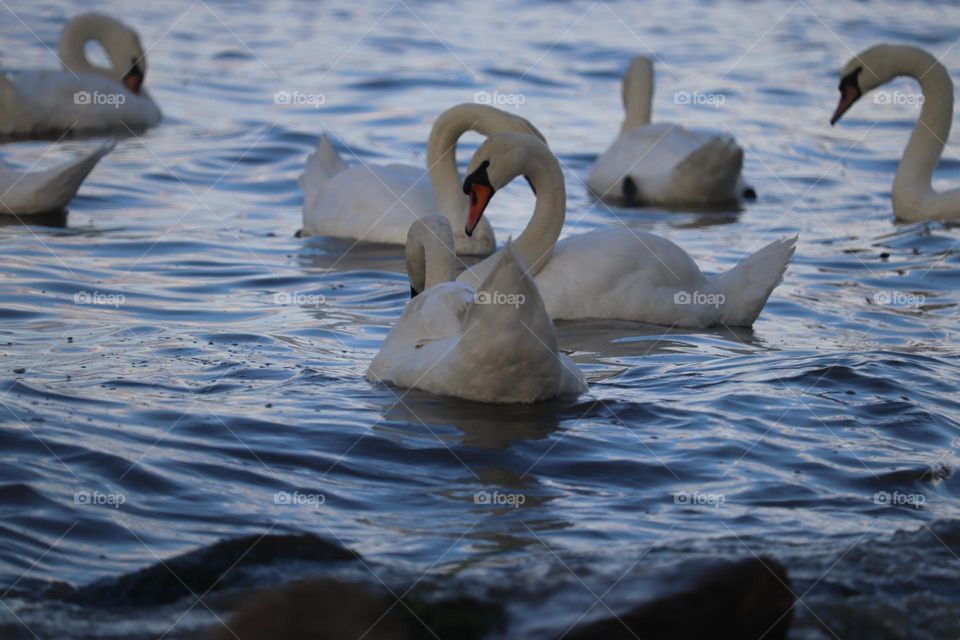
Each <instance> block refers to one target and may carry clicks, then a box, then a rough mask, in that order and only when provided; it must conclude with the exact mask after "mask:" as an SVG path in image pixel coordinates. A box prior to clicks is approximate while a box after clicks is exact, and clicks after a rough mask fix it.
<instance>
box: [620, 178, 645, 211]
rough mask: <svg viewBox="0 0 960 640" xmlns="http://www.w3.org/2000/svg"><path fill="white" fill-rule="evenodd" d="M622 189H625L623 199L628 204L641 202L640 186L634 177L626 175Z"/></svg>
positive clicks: (633, 204)
mask: <svg viewBox="0 0 960 640" xmlns="http://www.w3.org/2000/svg"><path fill="white" fill-rule="evenodd" d="M621 189H622V190H623V201H624V202H625V203H626V204H627V206H636V205H638V204H640V188H639V187H637V183H636V182H635V181H634V179H633V178H631V177H630V176H627V177H625V178H624V179H623V184H622V185H621Z"/></svg>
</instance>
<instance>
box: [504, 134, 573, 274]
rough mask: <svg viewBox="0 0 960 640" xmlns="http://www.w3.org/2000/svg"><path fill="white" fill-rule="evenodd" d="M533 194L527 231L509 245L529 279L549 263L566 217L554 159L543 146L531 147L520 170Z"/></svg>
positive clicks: (559, 172)
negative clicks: (531, 187)
mask: <svg viewBox="0 0 960 640" xmlns="http://www.w3.org/2000/svg"><path fill="white" fill-rule="evenodd" d="M522 173H523V175H525V176H527V178H528V179H529V180H530V183H531V184H532V185H533V187H534V188H535V189H536V191H537V204H536V206H535V207H534V209H533V216H532V217H531V218H530V222H529V223H527V227H526V228H525V229H524V230H523V233H521V234H520V237H518V238H517V239H516V240H514V241H513V251H514V253H515V254H516V256H517V258H519V259H520V261H521V263H523V264H524V265H526V267H527V270H528V272H529V273H530V275H536V274H537V273H539V272H540V270H541V269H543V267H544V265H546V264H547V262H548V261H549V260H550V253H551V251H552V250H553V245H554V244H556V242H557V239H558V238H559V237H560V231H561V229H563V222H564V220H565V219H566V215H567V190H566V186H565V184H564V180H563V171H562V170H561V168H560V163H559V162H558V161H557V158H556V157H555V156H554V155H553V154H552V153H551V152H550V150H549V149H547V147H545V146H540V147H532V148H531V153H529V154H528V155H527V156H526V162H525V163H524V166H523V168H522Z"/></svg>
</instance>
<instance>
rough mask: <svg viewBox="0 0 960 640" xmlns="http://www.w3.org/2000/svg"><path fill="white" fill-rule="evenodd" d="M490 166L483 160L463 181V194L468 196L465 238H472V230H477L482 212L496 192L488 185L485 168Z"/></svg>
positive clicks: (488, 180) (488, 178) (487, 161)
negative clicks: (468, 207) (468, 208)
mask: <svg viewBox="0 0 960 640" xmlns="http://www.w3.org/2000/svg"><path fill="white" fill-rule="evenodd" d="M489 166H490V161H489V160H484V161H483V162H481V163H480V166H479V167H477V168H476V170H475V171H474V172H473V173H471V174H470V175H468V176H467V177H466V179H465V180H464V181H463V192H464V193H465V194H467V195H468V196H470V202H469V205H470V210H469V212H468V213H467V226H466V228H465V229H464V233H466V234H467V237H468V238H469V237H471V236H473V230H474V229H476V228H477V224H478V223H479V222H480V218H481V217H482V216H483V212H484V210H486V208H487V205H488V204H490V198H492V197H493V194H494V193H496V192H497V190H496V189H494V188H493V185H492V184H490V176H488V175H487V167H489Z"/></svg>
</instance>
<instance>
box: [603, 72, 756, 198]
mask: <svg viewBox="0 0 960 640" xmlns="http://www.w3.org/2000/svg"><path fill="white" fill-rule="evenodd" d="M623 107H624V110H625V111H626V118H625V119H624V121H623V129H622V131H621V132H620V135H619V136H618V137H617V139H616V140H614V141H613V144H612V145H610V147H609V148H608V149H607V150H606V151H604V152H603V154H601V155H600V157H598V158H597V161H596V162H595V163H594V165H593V167H592V169H591V170H590V175H589V177H588V178H587V188H588V189H590V191H592V192H593V193H594V194H595V195H596V196H598V197H599V198H601V199H603V200H607V201H609V202H613V203H616V204H622V205H626V206H640V205H701V206H702V205H712V204H723V203H729V202H737V201H738V200H740V198H741V196H742V197H746V198H754V197H756V193H755V192H754V190H753V189H752V188H750V187H748V186H746V185H745V184H744V182H743V179H742V178H741V176H740V170H741V169H742V167H743V149H741V148H740V147H739V146H738V145H737V143H736V141H735V140H734V139H733V138H732V137H731V136H728V135H725V134H722V133H717V132H712V131H702V130H696V131H694V130H691V129H686V128H684V127H682V126H680V125H679V124H674V123H669V122H658V123H655V124H654V123H651V122H650V115H651V112H652V110H653V61H652V60H651V59H650V58H647V57H646V56H637V57H636V58H634V59H633V62H631V63H630V66H629V67H628V68H627V72H626V74H625V75H624V77H623Z"/></svg>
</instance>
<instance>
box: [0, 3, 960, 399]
mask: <svg viewBox="0 0 960 640" xmlns="http://www.w3.org/2000/svg"><path fill="white" fill-rule="evenodd" d="M90 41H96V42H98V43H100V44H101V45H102V47H103V49H104V50H105V51H106V53H107V56H108V57H109V59H110V62H111V64H112V67H111V68H109V69H108V68H103V67H99V66H95V65H94V64H92V63H91V62H90V61H89V60H88V59H87V58H86V56H85V54H84V47H85V45H86V44H87V43H88V42H90ZM58 56H59V58H60V62H61V64H62V66H63V69H61V70H43V71H18V72H5V73H0V136H2V137H5V138H31V137H48V136H59V137H65V136H66V135H67V134H70V133H74V132H86V133H99V132H103V133H108V132H110V131H123V130H129V131H137V130H143V129H146V128H148V127H150V126H153V125H155V124H156V123H158V122H159V121H160V119H161V113H160V110H159V109H158V107H157V105H156V104H155V103H154V102H153V100H152V99H151V98H150V96H149V94H148V93H147V92H146V90H145V88H144V86H143V84H144V79H145V77H146V56H145V54H144V50H143V47H142V46H141V44H140V39H139V37H138V35H137V33H136V31H134V30H133V29H131V28H130V27H128V26H127V25H124V24H123V23H121V22H119V21H117V20H115V19H113V18H111V17H109V16H105V15H101V14H97V13H86V14H83V15H80V16H77V17H75V18H73V19H72V20H70V21H69V23H68V24H67V25H66V27H65V28H64V30H63V33H62V35H61V38H60V43H59V48H58ZM899 76H908V77H912V78H915V79H916V80H917V81H918V82H919V83H920V86H921V89H922V91H923V95H924V103H923V108H922V110H921V112H920V117H919V121H918V122H917V124H916V126H915V128H914V130H913V133H912V134H911V136H910V140H909V142H908V144H907V147H906V150H905V151H904V153H903V157H902V159H901V161H900V164H899V167H898V169H897V172H896V177H895V179H894V182H893V189H892V201H893V212H894V215H895V216H896V217H897V218H900V219H904V220H944V219H960V190H952V191H948V192H936V191H934V190H933V187H932V176H933V172H934V169H935V168H936V166H937V164H938V162H939V160H940V156H941V154H942V152H943V147H944V143H945V141H946V139H947V137H948V136H949V133H950V126H951V122H952V118H953V83H952V82H951V80H950V76H949V73H948V72H947V70H946V69H945V68H944V66H943V65H942V64H940V62H939V61H938V60H937V59H936V58H934V57H933V56H932V55H930V54H929V53H927V52H926V51H924V50H922V49H918V48H916V47H911V46H895V45H886V44H882V45H877V46H874V47H871V48H869V49H866V50H865V51H863V52H861V53H859V54H858V55H856V56H854V57H853V59H851V60H850V61H849V62H848V63H847V64H846V66H845V67H844V68H843V71H842V73H841V81H840V102H839V104H838V106H837V109H836V112H835V113H834V115H833V118H832V119H831V124H834V123H836V121H837V120H839V119H840V118H841V117H842V116H843V114H844V113H845V112H846V111H847V110H848V109H850V107H851V106H853V104H854V103H855V102H856V101H857V100H858V99H859V98H861V97H862V96H863V95H864V94H866V93H868V92H869V91H871V90H873V89H875V88H877V87H879V86H881V85H883V84H885V83H887V82H889V81H891V80H893V79H894V78H896V77H899ZM653 93H654V71H653V64H652V62H651V61H650V60H649V59H648V58H646V57H642V56H641V57H637V58H636V59H635V60H634V61H633V62H632V63H631V64H630V66H629V67H628V69H627V72H626V74H625V76H624V80H623V104H624V109H625V117H624V122H623V128H622V131H621V133H620V135H619V136H618V137H617V139H616V140H614V142H613V143H612V144H611V145H610V147H609V148H608V149H607V150H606V151H604V152H603V153H602V154H600V155H599V157H598V158H597V160H596V162H595V163H594V165H593V167H592V168H591V170H590V172H589V175H588V176H587V179H586V184H587V187H588V189H589V190H590V191H591V192H592V194H593V195H594V196H596V197H598V198H600V199H602V200H605V201H609V202H611V203H615V204H619V205H623V206H642V205H661V206H678V205H679V206H684V205H715V204H722V203H737V202H739V201H741V200H743V199H752V198H754V197H756V194H755V193H754V190H753V189H752V188H751V187H750V186H749V185H748V184H747V183H746V182H745V181H744V179H743V176H742V166H743V149H742V148H740V147H739V146H738V145H737V143H736V141H735V140H734V139H733V138H732V137H730V136H728V135H725V134H718V133H713V132H703V131H692V130H689V129H686V128H684V127H683V126H681V125H678V124H674V123H662V122H661V123H653V122H651V113H652V111H653ZM467 131H476V132H478V133H480V134H481V135H483V136H484V137H485V138H486V140H485V141H484V142H483V143H482V144H481V146H480V147H479V148H478V149H477V151H476V152H475V153H474V154H473V157H472V159H471V160H470V163H469V166H468V168H467V174H466V176H465V178H463V179H461V176H460V174H459V172H458V169H457V161H456V147H457V143H458V141H459V139H460V137H461V136H462V135H463V134H464V133H466V132H467ZM114 144H115V143H114V141H113V140H108V141H107V142H106V143H104V144H103V145H101V146H100V147H98V148H96V149H95V150H93V151H92V152H90V153H89V154H88V155H86V156H85V157H83V158H80V159H79V160H77V161H75V162H72V163H69V164H67V165H63V166H59V167H55V168H53V169H50V170H47V171H35V172H34V171H25V172H24V171H17V170H14V169H11V168H6V167H0V205H2V208H0V211H3V212H4V213H6V214H10V215H15V216H27V215H29V214H37V213H44V212H48V211H51V210H57V209H62V208H63V207H64V206H65V205H66V204H67V203H68V202H69V201H70V199H72V198H73V196H74V195H75V194H76V192H77V190H78V189H79V187H80V184H81V183H82V182H83V180H84V179H85V177H86V176H87V175H88V174H89V173H90V171H91V170H92V169H93V168H94V166H95V165H96V164H97V162H98V161H99V160H100V159H101V158H102V157H103V156H104V155H106V154H107V153H109V151H110V150H111V149H112V148H113V146H114ZM426 164H427V170H426V173H427V175H428V176H429V183H425V182H424V181H423V179H422V178H423V175H424V170H423V168H422V167H418V166H412V165H402V164H390V165H383V166H379V165H369V164H356V165H353V166H351V165H350V164H348V163H347V162H345V161H344V160H343V158H342V157H341V156H340V154H339V153H338V152H337V150H336V147H335V145H334V144H333V141H332V140H331V138H330V137H329V136H328V135H327V134H326V133H324V134H323V135H322V136H321V137H320V140H319V142H318V144H317V148H316V150H315V151H314V152H313V153H312V154H310V156H309V157H308V158H307V161H306V166H305V169H304V173H303V175H302V176H301V178H300V186H301V188H302V190H303V194H304V199H303V228H302V230H301V234H302V235H315V236H326V237H337V238H347V239H353V240H357V241H367V242H379V243H388V244H397V245H405V258H406V265H407V273H408V277H409V280H410V290H411V295H412V299H411V301H410V302H409V303H408V304H407V306H406V308H405V309H404V311H403V313H402V315H401V316H400V318H399V319H398V320H397V321H396V323H395V325H394V326H393V328H392V330H391V331H390V333H389V334H388V336H387V338H386V340H385V341H384V344H383V346H382V348H381V350H380V352H379V353H378V354H377V356H376V357H375V358H374V360H373V362H372V363H371V365H370V368H369V371H368V373H367V378H368V379H369V380H371V381H374V382H384V383H389V384H393V385H396V386H400V387H405V388H419V389H423V390H426V391H429V392H432V393H437V394H443V395H453V396H458V397H463V398H467V399H471V400H477V401H482V402H497V403H503V402H535V401H539V400H544V399H547V398H552V397H555V396H558V395H562V394H575V393H580V392H583V391H586V389H587V384H586V382H585V380H584V377H583V375H582V373H581V372H580V371H579V370H578V369H577V367H576V365H575V364H574V363H573V361H572V360H571V359H570V358H569V357H567V356H566V355H564V354H562V353H560V351H559V350H558V347H557V337H556V333H555V331H554V325H553V321H554V320H558V319H565V320H576V319H586V318H602V319H618V320H630V321H637V322H645V323H652V324H659V325H666V326H671V327H677V326H678V327H710V326H744V327H748V326H751V325H752V324H753V322H754V321H755V320H756V318H757V316H758V315H759V314H760V312H761V310H762V309H763V307H764V305H765V304H766V301H767V299H768V298H769V296H770V294H771V293H772V291H773V289H774V288H775V287H776V286H777V285H778V284H779V283H780V281H781V280H782V278H783V274H784V271H785V270H786V268H787V264H788V263H789V261H790V259H791V258H792V256H793V253H794V250H795V246H796V241H797V238H796V237H793V238H786V239H781V240H777V241H774V242H772V243H770V244H769V245H767V246H766V247H764V248H762V249H760V250H759V251H757V252H756V253H754V254H752V255H750V256H747V257H746V258H745V259H743V260H742V261H741V262H740V263H738V264H737V265H735V266H734V267H733V268H731V269H729V270H728V271H726V272H724V273H722V274H719V275H715V276H707V275H705V274H703V273H702V272H701V271H700V269H699V267H698V266H697V264H696V263H695V262H694V261H693V259H692V258H691V257H690V255H689V254H687V252H686V251H684V250H683V249H682V248H680V247H679V246H677V245H676V244H674V243H673V242H671V241H670V240H667V239H666V238H662V237H660V236H657V235H654V234H651V233H645V232H640V231H633V230H630V229H627V228H625V227H617V228H609V229H601V230H597V231H592V232H589V233H583V234H579V235H574V236H570V237H567V238H565V239H564V240H562V241H558V240H559V237H560V234H561V231H562V229H563V224H564V219H565V215H566V205H567V198H566V185H565V183H564V176H563V171H562V170H561V167H560V163H559V161H558V160H557V158H556V156H555V155H554V154H553V152H552V151H551V150H550V148H549V147H548V145H547V141H546V139H545V138H544V136H543V134H541V133H540V131H539V130H538V129H537V128H536V127H535V126H534V125H533V124H532V123H531V122H529V121H528V120H526V119H524V118H520V117H518V116H516V115H514V114H510V113H506V112H504V111H501V110H499V109H497V108H494V107H492V106H488V105H481V104H461V105H457V106H454V107H452V108H450V109H447V110H446V111H444V112H443V113H442V114H440V115H439V116H438V117H437V119H436V120H435V121H434V123H433V126H432V128H431V131H430V134H429V137H428V139H427V157H426ZM519 176H523V177H524V178H525V179H526V180H527V182H528V183H529V185H530V188H531V189H532V190H533V192H534V194H535V196H536V204H535V206H534V210H533V214H532V216H531V218H530V221H529V223H528V225H527V227H526V228H525V229H524V231H523V232H522V233H521V234H520V235H519V236H518V237H517V238H516V239H513V240H510V241H508V242H507V243H506V245H505V246H503V247H502V248H501V249H500V250H499V251H497V243H496V238H495V234H494V229H493V225H491V224H490V221H489V219H488V218H485V217H484V214H485V212H486V210H487V207H488V205H489V203H490V202H491V200H492V199H493V197H494V195H495V194H496V192H497V191H499V190H500V189H502V188H503V187H505V186H506V185H507V184H509V183H510V182H511V181H513V180H514V179H515V178H517V177H519ZM396 194H401V195H400V196H399V197H398V196H397V195H396ZM461 256H483V257H484V259H483V260H481V261H479V262H477V263H476V264H473V265H472V266H469V267H466V268H465V269H464V270H463V271H462V272H461V273H459V275H458V270H459V267H461V266H465V265H464V264H463V262H462V261H461V259H460V257H461Z"/></svg>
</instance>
